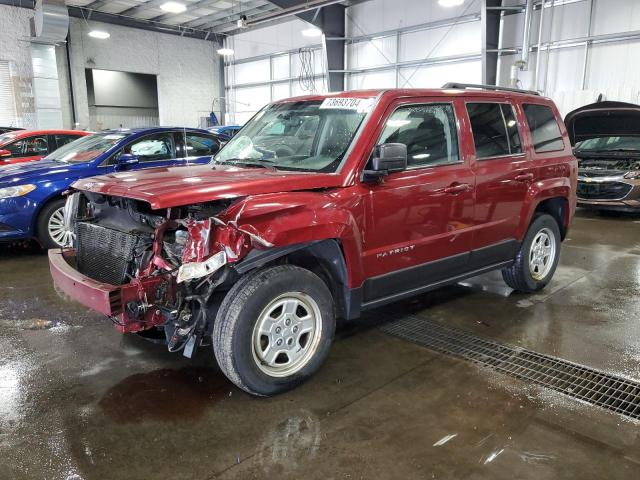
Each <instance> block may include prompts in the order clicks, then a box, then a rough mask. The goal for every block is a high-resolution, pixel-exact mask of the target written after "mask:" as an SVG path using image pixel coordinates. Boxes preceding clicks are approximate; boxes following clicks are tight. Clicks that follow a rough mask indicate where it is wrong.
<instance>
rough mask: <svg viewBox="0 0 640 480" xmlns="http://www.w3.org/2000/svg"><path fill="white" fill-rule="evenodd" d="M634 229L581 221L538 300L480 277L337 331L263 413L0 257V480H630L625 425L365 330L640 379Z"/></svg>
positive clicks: (29, 252) (23, 257)
mask: <svg viewBox="0 0 640 480" xmlns="http://www.w3.org/2000/svg"><path fill="white" fill-rule="evenodd" d="M637 222H638V219H637V218H629V217H609V216H607V217H601V216H598V215H596V214H588V213H580V215H579V217H578V218H577V219H576V222H575V224H574V226H573V228H572V230H571V231H570V233H569V238H568V239H567V241H566V242H565V244H564V245H563V249H562V257H561V264H560V267H559V270H558V272H557V275H556V277H555V279H554V280H553V282H552V283H551V284H550V285H549V287H548V288H547V289H545V290H544V291H543V292H540V293H538V294H536V295H519V294H515V293H512V292H510V291H509V290H508V289H507V288H506V287H505V286H504V285H503V284H502V282H501V281H500V276H499V274H498V275H495V274H491V275H488V276H484V277H478V278H475V279H472V280H470V281H469V282H467V283H466V284H465V285H457V286H453V287H448V288H445V289H442V290H439V291H436V292H433V293H430V294H427V295H424V296H422V297H419V298H417V299H413V300H410V301H406V302H401V303H398V304H394V305H390V306H387V307H385V308H383V309H380V310H378V311H376V312H373V313H371V314H369V315H367V316H366V317H364V318H362V319H361V320H359V321H357V322H353V323H350V324H347V325H341V326H340V328H339V331H338V335H337V339H336V342H335V345H334V347H333V350H332V353H331V355H330V357H329V359H328V361H327V363H326V365H325V366H324V367H323V368H322V370H321V371H320V372H319V374H318V375H316V376H315V377H314V378H313V379H311V380H310V381H309V382H308V383H307V384H305V385H304V386H302V387H301V388H298V389H297V390H295V391H293V392H291V393H289V394H286V395H282V396H279V397H276V398H271V399H256V398H253V397H250V396H248V395H246V394H244V393H242V392H241V391H239V390H237V389H236V388H234V387H232V386H231V385H230V384H229V382H227V381H226V379H225V378H224V377H223V376H222V375H221V374H220V372H219V371H218V369H217V368H216V367H215V362H214V359H213V355H212V353H211V351H210V350H208V349H202V350H200V351H199V352H198V355H197V358H195V359H194V360H191V361H190V360H187V359H184V358H182V357H180V356H176V355H172V354H169V353H167V352H166V351H165V350H164V349H163V348H162V347H160V346H158V345H154V344H150V343H148V342H145V341H144V340H141V339H139V338H136V337H134V336H124V337H123V336H122V335H120V334H118V333H117V332H116V331H115V330H114V329H113V328H112V327H111V325H110V323H109V322H108V321H106V320H104V319H103V318H101V316H100V315H96V314H93V313H91V312H89V311H87V310H86V309H84V308H82V307H81V306H79V305H77V304H74V303H72V302H70V301H68V300H67V299H66V298H64V297H63V296H61V295H60V294H59V293H58V292H56V291H55V290H54V289H53V287H52V285H51V282H50V280H49V276H48V269H47V261H46V257H45V255H43V254H42V253H41V252H39V251H38V249H37V248H35V247H26V248H25V247H23V246H21V247H11V248H9V247H6V246H5V247H0V298H1V299H2V300H1V302H0V472H2V474H1V475H0V477H2V475H4V476H6V478H11V479H33V478H55V479H57V478H65V479H67V478H68V479H104V478H109V479H146V478H184V479H192V478H193V479H213V478H225V479H226V478H237V479H246V478H260V479H262V478H267V477H268V476H271V475H277V476H278V477H279V478H291V479H299V478H305V479H306V478H309V479H316V478H317V479H320V478H322V479H325V478H364V479H374V478H375V479H377V478H390V479H395V478H408V479H412V478H420V479H423V478H446V479H452V478H473V479H479V478H487V479H501V478H504V479H512V478H519V479H528V478H531V479H547V478H548V479H557V478H563V479H565V478H581V479H585V478H594V479H596V478H597V479H602V478H637V474H638V471H640V428H639V427H640V424H638V423H637V422H635V421H632V420H628V419H626V418H624V417H621V416H618V415H616V414H613V413H610V412H607V411H604V410H602V409H599V408H597V407H593V406H590V405H587V404H584V403H580V402H579V401H576V400H573V399H570V398H567V397H566V396H564V395H561V394H559V393H555V392H552V391H549V390H546V389H544V388H541V387H536V386H532V385H529V384H525V383H523V382H521V381H519V380H516V379H513V378H510V377H508V376H505V375H503V374H501V373H497V372H495V371H492V370H490V369H487V368H483V367H480V366H475V365H474V364H471V363H468V362H465V361H462V360H458V359H455V358H453V357H450V356H446V355H442V354H438V353H435V352H432V351H429V350H427V349H425V348H422V347H419V346H416V345H413V344H411V343H409V342H406V341H403V340H399V339H396V338H393V337H390V336H388V335H385V334H384V333H382V332H380V331H379V329H377V328H374V327H377V326H379V322H380V320H379V318H380V317H384V316H385V315H388V314H393V315H405V314H412V315H416V316H417V317H419V318H424V319H429V320H432V321H436V322H440V323H442V324H443V325H449V326H454V327H456V328H460V329H462V330H465V331H469V332H472V333H474V334H477V335H481V336H483V337H488V338H492V339H495V340H497V341H500V342H505V343H509V344H512V345H518V346H522V347H524V348H527V349H531V350H535V351H537V352H540V353H544V354H548V355H553V356H556V357H561V358H564V359H567V360H569V361H572V362H576V363H580V364H583V365H588V366H592V367H594V368H597V369H601V370H605V371H608V372H611V373H613V374H616V375H621V376H625V377H629V378H634V379H636V380H640V322H638V318H639V317H640V315H639V314H640V241H639V240H638V234H637V232H638V227H639V225H638V223H637ZM2 478H4V477H2Z"/></svg>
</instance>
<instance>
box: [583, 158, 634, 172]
mask: <svg viewBox="0 0 640 480" xmlns="http://www.w3.org/2000/svg"><path fill="white" fill-rule="evenodd" d="M578 168H580V170H585V171H591V170H593V171H606V172H616V173H626V172H630V171H635V170H640V158H620V157H598V158H579V159H578Z"/></svg>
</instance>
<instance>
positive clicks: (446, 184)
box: [363, 98, 474, 306]
mask: <svg viewBox="0 0 640 480" xmlns="http://www.w3.org/2000/svg"><path fill="white" fill-rule="evenodd" d="M456 106H457V108H456ZM461 108H463V106H462V104H461V103H459V102H458V101H450V100H449V99H442V98H420V99H411V101H407V100H403V101H397V102H395V103H393V104H392V105H391V107H390V108H389V110H388V111H387V115H388V118H387V120H386V123H385V124H384V127H383V129H382V133H381V134H380V136H379V138H378V140H377V144H383V143H403V144H405V145H407V154H408V168H407V170H405V171H403V172H396V173H391V174H389V175H387V176H386V177H384V179H383V180H382V181H380V182H375V181H374V182H369V183H363V187H364V188H365V192H364V193H363V198H364V202H365V205H366V208H367V212H366V220H365V222H364V226H363V253H364V258H363V266H364V269H365V275H366V277H368V280H367V281H366V282H365V284H364V291H363V301H364V303H365V304H367V303H368V304H369V306H371V305H373V304H375V301H376V300H383V299H385V298H386V299H389V298H393V297H397V296H402V295H403V294H404V293H409V292H412V291H415V290H416V289H420V288H421V287H424V286H426V285H430V284H434V283H437V282H438V281H440V280H443V279H445V278H452V277H455V276H456V275H458V274H460V273H461V272H463V271H466V269H467V261H468V256H469V251H470V249H471V240H472V233H473V232H472V231H473V228H472V227H473V189H474V175H473V172H472V170H471V168H470V166H469V163H468V159H467V158H466V157H465V156H464V155H462V154H461V150H460V145H459V139H460V132H459V130H458V124H459V122H458V121H457V119H456V116H457V115H459V114H460V109H461Z"/></svg>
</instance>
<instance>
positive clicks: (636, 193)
mask: <svg viewBox="0 0 640 480" xmlns="http://www.w3.org/2000/svg"><path fill="white" fill-rule="evenodd" d="M622 187H624V188H622ZM577 196H578V198H577V200H578V206H579V207H582V208H592V209H598V210H618V211H627V212H634V211H638V210H640V181H639V180H628V179H625V178H624V177H623V176H622V175H620V176H610V177H585V176H582V175H580V176H578V195H577Z"/></svg>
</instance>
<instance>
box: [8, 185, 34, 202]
mask: <svg viewBox="0 0 640 480" xmlns="http://www.w3.org/2000/svg"><path fill="white" fill-rule="evenodd" d="M35 189H36V186H35V185H31V184H30V183H28V184H26V185H17V186H15V187H5V188H0V199H2V198H14V197H22V196H23V195H26V194H27V193H29V192H33V191H34V190H35Z"/></svg>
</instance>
